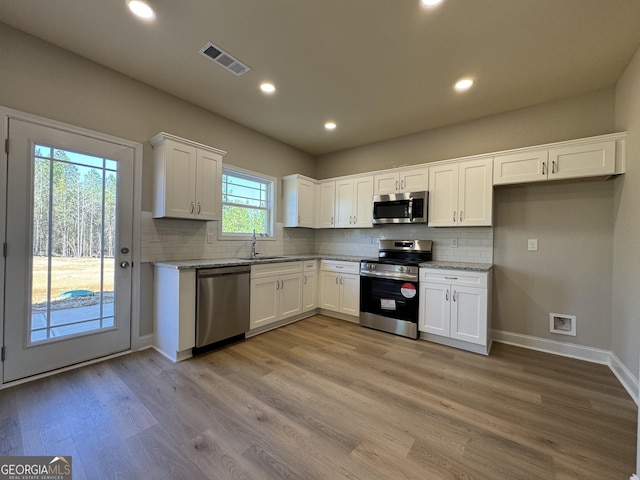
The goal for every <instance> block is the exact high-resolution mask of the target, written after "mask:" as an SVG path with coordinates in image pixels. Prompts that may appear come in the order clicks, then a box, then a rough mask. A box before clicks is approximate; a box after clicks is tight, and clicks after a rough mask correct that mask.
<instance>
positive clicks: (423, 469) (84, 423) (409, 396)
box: [0, 316, 637, 480]
mask: <svg viewBox="0 0 640 480" xmlns="http://www.w3.org/2000/svg"><path fill="white" fill-rule="evenodd" d="M636 418H637V409H636V406H635V404H634V403H633V401H632V400H631V398H630V397H629V396H628V395H627V394H626V392H625V391H624V389H623V388H622V387H621V386H620V384H619V383H618V381H617V380H616V378H615V377H614V376H613V374H612V373H611V372H610V371H609V369H608V368H607V367H605V366H602V365H594V364H589V363H584V362H580V361H577V360H572V359H566V358H561V357H557V356H553V355H548V354H543V353H538V352H533V351H528V350H524V349H520V348H517V347H512V346H507V345H502V344H496V345H494V348H493V351H492V354H491V356H489V357H483V356H479V355H475V354H471V353H466V352H462V351H458V350H454V349H451V348H447V347H442V346H438V345H434V344H430V343H427V342H422V341H414V340H409V339H405V338H401V337H396V336H393V335H389V334H385V333H381V332H377V331H374V330H368V329H365V328H362V327H359V326H358V325H355V324H351V323H347V322H343V321H340V320H334V319H331V318H328V317H323V316H316V317H313V318H310V319H307V320H303V321H301V322H298V323H295V324H292V325H289V326H286V327H283V328H280V329H278V330H275V331H272V332H268V333H265V334H262V335H259V336H256V337H254V338H251V339H249V340H246V341H244V342H241V343H237V344H234V345H231V346H228V347H225V348H223V349H220V350H217V351H214V352H210V353H208V354H206V355H203V356H200V357H198V358H196V359H192V360H188V361H186V362H182V363H179V364H172V363H171V362H169V361H168V360H166V359H165V358H164V357H161V356H160V355H159V354H157V353H156V352H154V351H152V350H147V351H144V352H139V353H135V354H131V355H127V356H124V357H120V358H117V359H114V360H110V361H107V362H103V363H100V364H96V365H93V366H89V367H86V368H82V369H79V370H75V371H72V372H67V373H62V374H59V375H55V376H53V377H50V378H46V379H43V380H39V381H35V382H31V383H29V384H25V385H22V386H18V387H14V388H10V389H7V390H4V391H1V392H0V455H71V456H72V457H73V465H74V476H73V478H74V480H81V479H84V478H91V479H93V478H122V479H185V480H197V479H204V478H208V479H216V480H218V479H260V480H263V479H295V480H307V479H330V480H336V479H342V478H348V479H360V480H376V479H389V480H397V479H405V478H406V479H420V480H429V479H487V480H500V479H509V480H513V479H527V480H531V479H598V480H603V479H621V480H622V479H624V480H628V478H629V475H630V474H631V473H633V472H634V470H635V465H634V463H635V452H636Z"/></svg>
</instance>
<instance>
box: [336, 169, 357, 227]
mask: <svg viewBox="0 0 640 480" xmlns="http://www.w3.org/2000/svg"><path fill="white" fill-rule="evenodd" d="M335 196H336V203H335V216H336V219H335V220H336V221H335V226H336V228H349V227H353V218H354V215H353V204H354V200H353V180H351V179H348V180H337V181H336V195H335Z"/></svg>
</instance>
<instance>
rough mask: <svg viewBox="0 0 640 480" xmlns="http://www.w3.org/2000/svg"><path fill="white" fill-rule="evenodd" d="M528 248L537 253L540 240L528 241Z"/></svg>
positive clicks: (531, 239) (532, 239)
mask: <svg viewBox="0 0 640 480" xmlns="http://www.w3.org/2000/svg"><path fill="white" fill-rule="evenodd" d="M527 248H528V250H529V251H530V252H537V251H538V239H537V238H530V239H529V240H527Z"/></svg>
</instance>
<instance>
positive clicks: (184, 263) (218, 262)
mask: <svg viewBox="0 0 640 480" xmlns="http://www.w3.org/2000/svg"><path fill="white" fill-rule="evenodd" d="M305 260H339V261H342V262H360V260H363V258H362V257H355V256H352V255H331V254H327V255H317V254H308V255H278V256H269V255H266V256H264V257H263V258H260V256H258V257H257V258H255V259H251V258H216V259H209V260H177V261H173V262H152V264H153V265H154V266H156V267H164V268H173V269H175V270H189V269H192V268H216V267H230V266H239V265H258V264H264V263H282V262H303V261H305Z"/></svg>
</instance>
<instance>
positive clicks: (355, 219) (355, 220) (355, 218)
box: [353, 215, 358, 225]
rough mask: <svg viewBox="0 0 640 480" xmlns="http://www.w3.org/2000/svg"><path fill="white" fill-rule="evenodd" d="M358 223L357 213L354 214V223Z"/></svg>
mask: <svg viewBox="0 0 640 480" xmlns="http://www.w3.org/2000/svg"><path fill="white" fill-rule="evenodd" d="M356 223H358V217H356V216H355V215H354V216H353V224H354V225H355V224H356Z"/></svg>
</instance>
